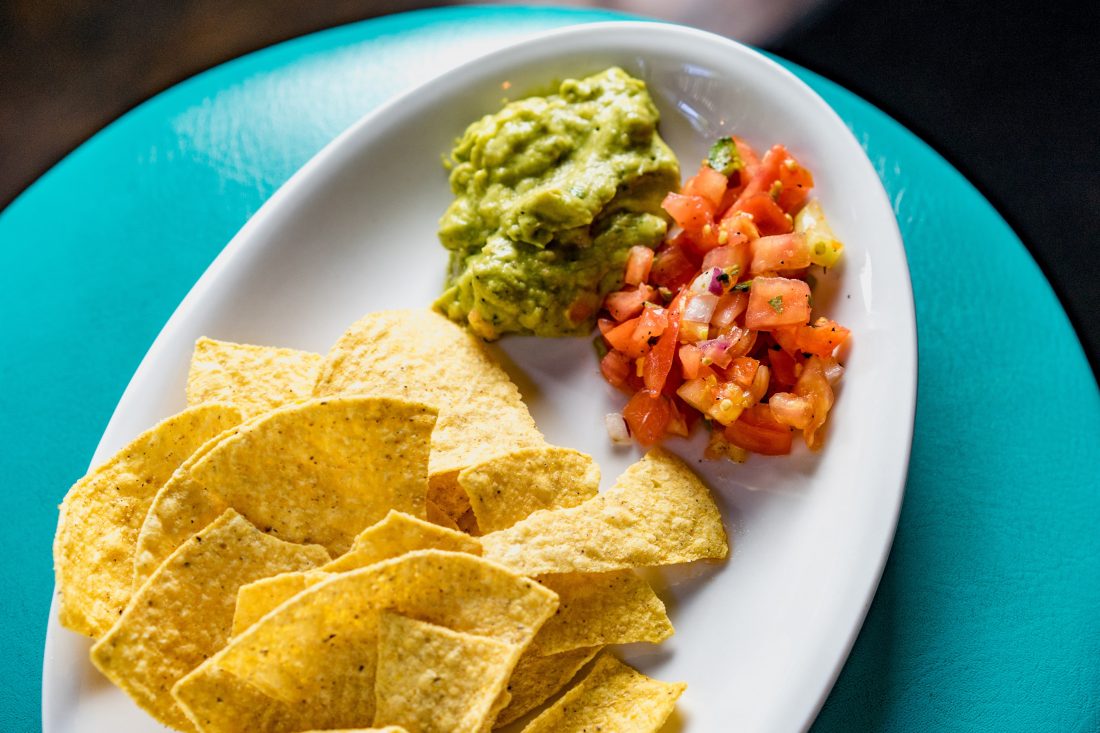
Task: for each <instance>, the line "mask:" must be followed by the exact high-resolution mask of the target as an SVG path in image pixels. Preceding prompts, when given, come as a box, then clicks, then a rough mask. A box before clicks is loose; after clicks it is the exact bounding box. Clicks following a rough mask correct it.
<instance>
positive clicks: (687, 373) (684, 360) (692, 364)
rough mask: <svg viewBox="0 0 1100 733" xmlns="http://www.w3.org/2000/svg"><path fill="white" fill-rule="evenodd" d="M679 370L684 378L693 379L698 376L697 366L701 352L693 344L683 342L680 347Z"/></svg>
mask: <svg viewBox="0 0 1100 733" xmlns="http://www.w3.org/2000/svg"><path fill="white" fill-rule="evenodd" d="M679 355H680V370H681V371H682V372H683V374H684V378H685V379H695V378H696V377H697V376H699V366H700V364H701V362H702V359H703V352H701V351H700V350H699V347H698V346H696V345H695V344H684V345H683V346H681V347H680V351H679Z"/></svg>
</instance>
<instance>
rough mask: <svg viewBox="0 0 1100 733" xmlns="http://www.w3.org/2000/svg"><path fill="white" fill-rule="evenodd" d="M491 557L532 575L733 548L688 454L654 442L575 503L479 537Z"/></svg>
mask: <svg viewBox="0 0 1100 733" xmlns="http://www.w3.org/2000/svg"><path fill="white" fill-rule="evenodd" d="M481 544H482V551H483V553H484V555H485V557H487V558H489V559H491V560H495V561H497V562H499V563H503V564H504V565H507V566H509V567H512V568H515V569H516V570H517V571H519V572H521V573H524V574H526V575H543V574H548V573H573V572H607V571H609V570H619V569H623V568H634V567H646V566H650V565H669V564H673V563H680V562H689V561H691V560H699V559H703V558H724V557H725V556H726V555H727V554H728V553H729V545H728V543H727V540H726V531H725V529H724V528H723V526H722V516H721V514H720V513H719V511H718V507H717V506H715V504H714V500H713V499H712V498H711V496H710V492H709V491H708V490H707V487H706V486H704V485H703V482H702V481H700V480H699V477H698V476H696V475H695V474H694V473H693V472H692V470H691V469H690V468H688V467H687V466H686V465H684V463H683V461H681V460H680V459H679V458H676V457H675V456H673V455H672V454H671V453H667V452H665V451H663V450H659V449H655V450H652V451H650V452H649V453H647V454H646V456H645V458H643V459H642V460H641V461H638V462H637V463H635V464H634V465H632V466H631V467H630V468H628V469H627V470H626V472H625V473H623V475H622V476H620V477H619V479H618V481H616V482H615V485H614V486H613V487H612V488H611V489H609V490H608V491H605V492H603V493H601V494H599V495H597V496H596V497H594V498H592V499H589V500H588V501H586V502H584V503H583V504H580V505H578V506H575V507H572V508H570V509H556V510H553V511H545V510H544V511H538V512H535V513H534V514H532V515H531V516H529V517H528V518H527V519H524V520H523V521H522V522H519V523H517V524H515V525H513V526H511V527H509V528H508V529H505V530H501V531H499V532H492V533H490V534H487V535H485V536H484V537H482V538H481Z"/></svg>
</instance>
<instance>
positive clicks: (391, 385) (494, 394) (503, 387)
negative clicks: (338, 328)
mask: <svg viewBox="0 0 1100 733" xmlns="http://www.w3.org/2000/svg"><path fill="white" fill-rule="evenodd" d="M313 394H314V395H315V396H318V397H323V396H327V395H339V394H371V395H379V396H386V397H396V398H400V399H413V400H423V401H424V402H427V403H428V404H432V405H437V406H438V407H439V423H438V424H437V425H436V430H435V433H434V434H433V435H432V456H431V463H430V467H429V473H430V475H432V476H438V475H442V474H446V473H450V472H456V471H460V470H462V469H463V468H466V467H467V466H472V465H474V464H476V463H481V462H482V461H484V460H486V459H488V458H492V457H493V456H497V455H501V454H504V453H508V452H510V451H513V450H515V449H517V448H524V447H533V446H540V445H543V444H544V443H545V441H544V440H543V437H542V435H541V434H540V433H539V431H538V428H536V427H535V421H534V420H532V419H531V414H530V413H529V412H528V411H527V406H526V405H525V404H523V400H522V399H521V398H520V394H519V390H518V389H516V386H515V385H514V384H512V381H511V380H510V379H509V378H508V375H507V374H506V373H505V372H504V370H503V369H501V368H500V367H499V366H498V365H497V364H496V363H495V362H494V361H493V360H492V359H491V358H490V357H489V356H488V354H486V352H485V350H484V348H483V347H482V345H481V343H479V341H478V339H477V338H475V337H474V336H472V335H471V334H470V333H469V332H467V331H466V330H465V329H463V328H462V327H461V326H458V325H456V324H454V323H452V322H451V321H449V320H447V319H446V318H444V317H443V316H441V315H439V314H438V313H434V312H432V311H430V310H393V311H380V312H377V313H369V314H367V315H366V316H364V317H363V318H361V319H360V320H359V321H357V322H356V323H354V324H353V325H352V326H351V328H349V329H348V330H347V332H346V333H345V334H344V335H343V336H342V337H340V340H339V341H337V342H336V344H335V345H334V346H333V347H332V350H331V351H329V353H328V356H327V357H325V362H324V364H323V365H322V367H321V372H320V375H319V376H318V378H317V384H316V385H315V386H314V389H313Z"/></svg>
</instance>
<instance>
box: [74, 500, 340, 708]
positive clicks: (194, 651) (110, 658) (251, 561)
mask: <svg viewBox="0 0 1100 733" xmlns="http://www.w3.org/2000/svg"><path fill="white" fill-rule="evenodd" d="M328 559H329V555H328V553H327V552H325V549H324V548H323V547H321V546H319V545H297V544H292V543H290V542H283V541H282V540H279V539H276V538H275V537H272V536H270V535H266V534H264V533H263V532H261V531H259V530H258V529H256V528H255V527H253V526H252V525H251V524H249V522H248V520H246V519H245V518H244V517H242V516H241V515H240V514H238V513H237V512H235V511H233V510H232V509H229V510H226V512H225V513H224V514H222V515H221V516H220V517H219V518H218V519H216V520H215V521H214V522H213V523H211V524H210V526H208V527H206V528H205V529H203V530H202V531H201V532H199V533H198V534H196V535H195V536H194V537H192V538H191V539H190V540H188V541H187V542H185V543H184V544H183V545H182V546H181V547H180V548H179V549H177V550H176V551H175V552H174V553H172V555H171V556H170V557H169V558H168V560H166V561H165V562H164V564H163V565H161V566H160V567H159V568H157V571H156V572H155V573H153V575H152V577H150V578H149V580H148V582H146V583H145V585H143V586H142V587H141V588H140V589H139V590H138V591H137V592H136V593H135V594H134V596H133V597H132V598H131V599H130V603H129V605H128V606H126V610H125V611H124V612H123V614H122V616H121V617H120V618H119V619H118V622H117V623H116V624H115V625H114V626H112V627H111V629H110V630H109V631H108V632H107V633H106V634H105V635H104V636H103V638H101V639H100V640H99V642H98V643H96V645H95V646H93V647H92V653H91V657H92V663H93V664H95V666H96V667H98V668H99V671H101V672H103V674H104V675H106V676H107V677H108V679H110V680H111V681H112V682H114V683H115V684H116V685H118V686H119V687H121V688H122V689H123V690H124V691H125V692H126V693H127V694H129V695H130V697H132V698H133V699H134V700H135V702H137V704H138V705H139V706H141V707H142V708H143V709H145V710H146V711H147V712H148V713H149V714H150V715H152V716H153V717H154V718H156V719H157V720H159V721H160V722H162V723H164V724H165V725H169V726H172V727H174V728H178V729H180V730H191V729H192V726H191V724H190V722H189V721H188V720H187V718H186V717H184V715H183V713H182V712H181V711H180V709H179V707H178V706H177V705H176V703H175V700H173V699H172V697H171V695H170V690H171V689H172V686H173V685H174V684H175V683H176V682H177V681H178V680H179V679H180V678H182V677H183V676H184V675H185V674H187V673H188V672H190V671H191V670H192V669H194V668H195V667H197V666H198V665H199V664H201V663H202V661H203V660H205V659H206V658H207V657H210V656H212V655H213V654H214V653H215V652H217V651H218V650H219V649H221V648H222V647H223V646H224V645H225V643H226V641H228V639H229V630H230V625H231V623H232V620H233V607H234V604H235V602H236V596H237V588H238V587H240V586H241V585H242V584H244V583H248V582H250V581H252V580H256V579H257V578H261V577H264V576H267V575H271V574H272V573H280V572H284V571H288V570H305V569H307V568H311V567H315V566H317V565H320V564H322V563H324V562H327V561H328Z"/></svg>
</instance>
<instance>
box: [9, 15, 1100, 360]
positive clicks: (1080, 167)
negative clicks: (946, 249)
mask: <svg viewBox="0 0 1100 733" xmlns="http://www.w3.org/2000/svg"><path fill="white" fill-rule="evenodd" d="M705 2H706V0H702V2H700V1H699V0H696V2H695V3H694V4H693V10H694V12H693V14H691V15H690V16H686V15H685V16H682V17H680V18H677V19H680V20H683V19H685V18H687V19H688V20H690V21H691V22H693V23H695V24H697V25H703V26H707V27H709V29H710V30H715V31H718V32H723V33H726V34H727V35H734V36H735V37H739V38H741V39H742V40H747V41H749V42H754V43H757V44H758V45H761V46H763V47H764V48H766V49H768V50H770V51H773V52H775V53H777V54H779V55H781V56H783V57H785V58H788V59H791V60H793V61H796V62H798V63H800V64H802V65H803V66H806V67H808V68H810V69H812V70H814V71H817V72H819V73H821V74H823V75H825V76H826V77H829V78H831V79H833V80H834V81H837V82H839V83H840V84H842V85H843V86H846V87H848V88H849V89H851V90H852V91H854V92H856V93H858V94H860V95H861V96H863V97H865V98H867V99H868V100H870V101H871V102H873V103H875V104H877V105H878V106H879V107H880V108H882V109H883V110H885V111H886V112H887V113H889V114H891V115H892V116H894V117H895V118H897V119H898V120H900V121H901V122H902V123H903V124H905V125H906V126H908V127H909V128H910V129H911V130H913V131H914V132H916V133H917V134H918V135H920V136H921V137H922V138H923V139H924V140H925V141H927V142H928V143H930V144H931V145H932V146H933V147H934V148H936V149H937V150H938V151H939V152H940V153H942V154H943V155H944V156H945V157H946V158H947V159H948V160H949V161H950V162H951V163H953V164H954V165H955V166H956V167H957V168H959V169H960V170H961V171H962V172H963V173H964V174H965V175H966V176H967V177H968V178H969V179H970V180H971V181H972V182H973V183H974V184H975V185H976V186H977V187H978V188H979V189H980V190H981V191H982V193H984V194H985V195H986V197H987V198H989V199H990V201H991V202H992V203H993V204H994V205H995V206H996V207H997V208H998V210H999V211H1000V212H1001V214H1002V215H1003V216H1004V217H1005V218H1006V219H1007V220H1008V222H1009V223H1010V224H1011V225H1012V226H1013V228H1014V229H1015V230H1016V232H1017V233H1018V234H1019V235H1020V237H1021V238H1022V239H1023V240H1024V243H1025V244H1026V245H1027V246H1028V248H1029V249H1030V250H1031V252H1032V254H1033V255H1034V256H1035V259H1036V260H1037V261H1038V262H1039V265H1040V266H1041V267H1042V268H1043V271H1044V272H1045V273H1046V275H1047V277H1048V278H1049V279H1050V281H1051V283H1052V284H1053V286H1054V289H1055V291H1056V292H1057V293H1058V295H1059V297H1060V298H1061V300H1062V303H1063V304H1064V305H1065V307H1066V310H1067V312H1068V313H1069V315H1070V318H1071V320H1072V321H1073V323H1074V326H1075V327H1076V329H1077V333H1078V335H1079V336H1080V337H1081V340H1082V342H1083V343H1084V346H1085V350H1086V353H1087V355H1088V357H1089V360H1090V362H1091V364H1092V366H1093V372H1094V374H1095V373H1096V372H1097V364H1098V363H1100V323H1098V322H1097V318H1096V317H1095V316H1096V314H1098V313H1100V286H1098V285H1097V279H1098V276H1100V265H1098V264H1097V259H1098V257H1100V254H1098V251H1097V250H1098V248H1100V243H1098V242H1097V239H1098V232H1100V214H1098V212H1100V175H1098V173H1097V172H1096V169H1097V167H1098V166H1100V36H1098V35H1097V29H1098V28H1100V3H1097V2H1086V1H1085V0H1081V1H1080V2H1073V1H1071V2H1048V3H1046V4H1030V3H980V2H965V1H963V0H956V1H952V0H864V1H860V0H826V1H825V2H822V3H820V4H818V5H817V6H816V7H813V8H812V9H811V10H810V11H809V12H808V13H803V9H804V8H805V7H806V6H808V5H810V4H811V3H810V2H807V0H796V1H794V2H789V5H790V6H791V10H790V12H789V13H788V15H793V16H799V15H800V14H801V17H800V18H799V19H797V20H795V21H794V22H793V25H791V24H789V23H788V24H786V25H787V27H786V30H781V31H777V30H775V26H776V23H774V22H773V23H771V25H770V27H767V28H766V29H764V30H761V29H760V28H759V27H758V28H757V30H755V31H753V32H752V33H750V32H748V31H746V32H745V33H739V29H745V28H749V27H750V26H752V24H751V23H744V22H743V18H738V17H737V15H736V14H735V13H731V12H730V8H731V7H732V6H731V5H730V4H729V0H713V6H714V8H715V12H714V14H713V15H709V16H708V14H707V13H706V12H699V10H700V8H699V6H700V5H702V6H703V9H704V10H705ZM439 4H442V3H439V2H431V1H430V0H374V1H373V2H372V1H371V0H330V1H329V2H323V3H322V2H301V3H290V2H280V3H277V4H276V3H269V2H263V1H261V0H239V1H238V2H231V3H225V2H223V1H222V0H144V1H139V0H116V1H115V2H103V1H102V0H100V1H97V0H0V206H4V205H6V204H7V203H9V202H10V201H11V200H12V199H14V198H15V197H16V196H17V195H18V194H19V192H20V191H21V190H22V189H23V188H25V187H26V186H28V185H29V184H30V183H31V182H33V180H34V179H35V178H37V177H38V176H39V175H41V174H42V173H43V172H45V171H46V170H47V169H48V168H49V167H50V166H51V165H52V164H53V163H55V162H57V161H58V160H59V159H60V158H61V157H63V156H64V155H65V154H66V153H68V152H69V151H71V150H72V149H73V148H75V147H76V146H77V145H79V144H80V143H81V142H82V141H83V140H85V139H87V138H88V137H89V136H90V135H91V134H93V133H94V132H95V131H96V130H98V129H100V128H101V127H103V126H104V125H105V124H107V123H108V122H110V121H111V120H112V119H114V118H116V117H118V116H119V115H120V114H121V113H122V112H124V111H125V110H127V109H129V108H131V107H133V106H134V105H136V104H138V103H140V102H141V101H143V100H144V99H147V98H148V97H150V96H151V95H153V94H155V93H157V92H159V91H161V90H163V89H165V88H167V87H169V86H171V85H172V84H174V83H176V82H178V81H180V80H182V79H185V78H187V77H189V76H192V75H193V74H196V73H198V72H200V71H202V70H203V69H206V68H209V67H210V66H213V65H215V64H218V63H221V62H222V61H226V60H228V59H231V58H234V57H236V56H239V55H241V54H243V53H246V52H248V51H252V50H255V49H258V48H262V47H264V46H267V45H270V44H272V43H275V42H278V41H281V40H285V39H287V38H292V37H294V36H298V35H302V34H303V33H308V32H310V31H314V30H319V29H322V28H327V27H331V26H333V25H338V24H341V23H346V22H351V21H354V20H359V19H362V18H368V17H372V16H375V15H382V14H385V13H388V12H396V11H399V10H408V9H414V8H420V7H428V6H432V5H439ZM570 4H580V3H570ZM594 4H600V5H605V6H612V7H617V8H620V9H625V10H634V11H637V12H646V11H647V10H648V11H649V12H666V8H665V6H662V5H652V4H650V5H646V3H645V2H644V0H641V1H640V2H635V3H633V4H632V3H631V2H628V1H625V0H619V1H618V2H615V1H614V0H608V1H607V2H600V3H594ZM744 4H745V5H747V6H751V5H752V2H747V3H744ZM761 7H764V6H761ZM754 33H755V35H754ZM973 246H975V247H982V246H984V243H982V242H975V243H973ZM997 256H998V254H997V252H996V251H995V250H992V249H991V250H990V252H989V257H990V258H991V260H992V259H994V258H996V257H997ZM951 266H952V263H950V262H944V263H943V267H944V268H950V267H951ZM953 295H955V296H957V297H958V296H964V295H965V294H949V293H945V294H944V297H952V296H953ZM959 302H960V303H962V304H964V305H963V306H962V307H969V308H974V309H983V308H984V309H990V308H992V309H997V310H998V311H1000V312H1002V313H1003V317H1004V318H1007V319H1011V318H1012V314H1013V313H1014V312H1018V311H1019V310H1020V309H1022V308H1027V307H1028V294H1027V293H1024V292H1021V293H1019V294H1018V297H1017V298H1014V299H1013V300H1012V301H1011V302H1003V303H971V302H969V301H967V300H966V299H965V297H959ZM1031 336H1032V335H1029V334H1025V333H1021V334H1019V343H1020V354H1021V369H1023V368H1025V367H1024V366H1023V365H1024V364H1027V363H1029V362H1030V360H1031V359H1033V358H1035V357H1036V356H1039V357H1040V358H1042V359H1050V358H1054V359H1057V355H1035V354H1032V353H1028V350H1027V347H1028V345H1029V343H1030V342H1031ZM975 359H976V368H980V355H975Z"/></svg>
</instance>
